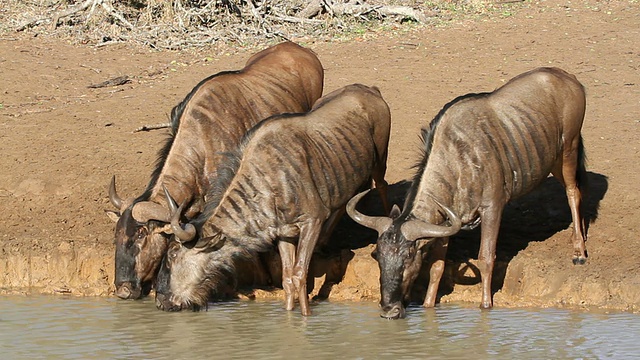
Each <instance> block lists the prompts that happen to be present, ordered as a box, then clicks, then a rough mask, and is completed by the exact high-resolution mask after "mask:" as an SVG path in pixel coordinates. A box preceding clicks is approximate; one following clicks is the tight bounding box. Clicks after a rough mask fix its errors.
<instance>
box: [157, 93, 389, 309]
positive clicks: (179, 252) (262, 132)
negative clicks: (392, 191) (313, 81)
mask: <svg viewBox="0 0 640 360" xmlns="http://www.w3.org/2000/svg"><path fill="white" fill-rule="evenodd" d="M389 131H390V111H389V107H388V105H387V103H386V102H385V101H384V99H383V98H382V96H381V94H380V91H379V90H378V89H377V88H376V87H367V86H364V85H360V84H353V85H349V86H346V87H344V88H341V89H339V90H336V91H334V92H332V93H330V94H329V95H326V96H325V97H323V98H321V99H320V100H318V102H317V103H316V104H315V105H314V107H313V109H312V110H311V111H310V112H308V113H306V114H297V115H293V114H291V115H283V116H276V117H273V118H270V119H267V120H265V121H263V122H261V123H260V124H258V125H256V127H254V128H253V129H252V130H250V131H249V132H248V133H247V135H246V136H245V138H244V140H243V141H242V144H241V146H240V147H239V149H238V150H237V152H236V154H234V155H232V160H230V161H227V162H224V163H223V166H227V168H226V170H224V171H225V172H224V174H223V173H222V171H223V170H221V172H220V176H219V181H220V182H219V183H218V185H217V186H214V187H213V188H212V192H211V194H210V196H208V198H207V204H206V207H205V211H204V212H203V213H202V214H201V215H200V216H199V217H198V218H197V219H195V220H194V221H192V222H191V223H189V224H186V225H185V227H184V229H183V228H182V225H181V224H179V223H178V221H177V219H178V216H177V215H179V213H180V209H178V211H177V212H176V216H175V217H174V218H173V219H172V223H171V226H172V228H173V233H174V235H175V238H176V239H177V240H179V241H172V242H171V244H170V245H169V250H168V252H167V256H166V257H165V261H164V262H163V265H161V267H160V271H159V274H158V286H157V288H156V305H157V306H158V308H160V309H164V310H180V309H184V308H190V307H194V308H199V307H202V306H205V305H206V303H207V299H208V298H209V296H210V293H211V292H212V291H215V289H216V287H217V286H219V285H220V284H227V283H230V282H232V281H229V279H230V278H232V277H233V276H234V269H233V260H234V258H237V257H240V256H247V254H250V253H252V252H257V251H264V250H266V249H270V248H272V247H273V245H274V244H276V243H277V248H278V250H279V252H280V257H281V259H282V286H283V288H284V290H285V294H286V295H285V296H286V299H285V303H286V304H285V307H286V309H287V310H292V309H293V308H294V301H295V297H296V295H297V297H298V300H299V303H300V310H301V313H302V314H303V315H305V316H306V315H310V314H311V310H310V309H309V298H308V294H307V281H306V280H307V273H308V269H309V261H310V258H311V255H312V253H313V250H314V247H315V246H316V244H318V243H319V242H320V243H322V242H323V241H325V240H326V238H327V237H328V236H329V234H330V233H331V231H332V230H333V227H334V226H335V225H336V223H337V221H338V219H339V218H340V216H341V215H342V214H344V206H345V205H346V203H347V201H348V200H349V199H350V198H351V197H352V196H353V195H354V194H355V193H357V191H358V190H359V189H360V188H361V187H362V186H363V185H365V184H367V185H368V186H370V185H371V179H373V181H374V183H375V186H376V188H377V189H378V190H379V191H380V195H381V197H382V199H383V203H384V199H386V187H387V183H386V181H385V180H384V175H385V172H386V161H387V147H388V142H389ZM167 197H169V196H167ZM319 239H320V240H319Z"/></svg>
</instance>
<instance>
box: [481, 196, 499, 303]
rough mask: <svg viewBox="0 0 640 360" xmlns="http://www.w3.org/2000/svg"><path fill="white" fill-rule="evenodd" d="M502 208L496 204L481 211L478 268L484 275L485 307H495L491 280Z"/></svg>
mask: <svg viewBox="0 0 640 360" xmlns="http://www.w3.org/2000/svg"><path fill="white" fill-rule="evenodd" d="M502 208H503V206H502V204H500V205H497V206H496V205H494V206H492V207H489V208H486V209H484V210H481V212H480V216H481V218H482V225H481V229H480V230H481V231H480V251H479V252H478V268H479V269H480V275H481V276H482V302H481V303H480V307H481V308H483V309H490V308H491V307H493V299H492V294H491V282H492V280H493V264H494V262H495V259H496V244H497V242H498V231H499V230H500V219H501V217H502Z"/></svg>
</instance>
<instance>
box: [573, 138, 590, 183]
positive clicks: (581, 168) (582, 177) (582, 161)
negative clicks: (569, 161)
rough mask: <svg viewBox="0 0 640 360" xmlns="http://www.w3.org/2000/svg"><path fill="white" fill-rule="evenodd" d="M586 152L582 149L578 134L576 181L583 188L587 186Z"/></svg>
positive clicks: (582, 144) (582, 145)
mask: <svg viewBox="0 0 640 360" xmlns="http://www.w3.org/2000/svg"><path fill="white" fill-rule="evenodd" d="M586 162H587V154H586V152H585V149H584V141H583V140H582V136H580V143H579V144H578V168H577V169H576V172H577V173H576V182H577V183H578V187H579V188H580V189H585V190H586V188H587V186H588V183H587V167H586Z"/></svg>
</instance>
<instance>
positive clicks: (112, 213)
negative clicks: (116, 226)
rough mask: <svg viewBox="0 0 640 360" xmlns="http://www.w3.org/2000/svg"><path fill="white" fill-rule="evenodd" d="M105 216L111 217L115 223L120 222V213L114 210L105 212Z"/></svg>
mask: <svg viewBox="0 0 640 360" xmlns="http://www.w3.org/2000/svg"><path fill="white" fill-rule="evenodd" d="M104 212H105V214H107V216H108V217H109V219H111V220H113V222H118V220H120V213H119V212H117V211H112V210H105V211H104Z"/></svg>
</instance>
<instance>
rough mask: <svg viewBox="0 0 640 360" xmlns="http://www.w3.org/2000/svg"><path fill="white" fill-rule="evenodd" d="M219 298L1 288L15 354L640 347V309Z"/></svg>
mask: <svg viewBox="0 0 640 360" xmlns="http://www.w3.org/2000/svg"><path fill="white" fill-rule="evenodd" d="M313 312H314V315H313V316H311V317H309V318H304V317H302V316H300V314H299V313H298V312H297V311H293V312H287V311H285V310H284V309H282V302H280V301H277V302H276V301H273V302H269V301H259V302H249V301H239V302H228V303H219V304H212V305H211V306H210V307H209V309H208V311H203V312H198V313H194V312H181V313H165V312H161V311H158V310H156V309H155V306H154V304H153V301H152V300H151V299H147V300H144V301H122V300H116V299H103V298H71V297H70V298H66V297H47V296H34V297H17V296H16V297H13V296H5V297H0V353H2V354H3V358H7V359H20V358H29V359H58V358H60V359H62V358H64V359H95V358H100V359H106V358H108V359H128V358H154V359H176V358H190V359H200V358H208V359H211V358H213V359H217V358H221V359H233V358H238V359H239V358H242V359H245V358H260V359H282V358H287V359H295V358H314V359H335V358H337V357H339V358H341V359H418V358H419V359H442V358H444V357H446V358H453V359H462V358H473V359H514V358H518V359H596V358H597V359H624V358H629V359H631V358H635V357H636V356H637V355H638V354H640V342H638V340H637V339H640V316H638V315H634V314H627V313H615V314H608V315H604V314H593V313H585V312H576V311H568V310H558V309H532V310H512V309H500V308H495V309H493V310H491V311H482V310H480V309H478V308H476V307H464V306H457V305H450V304H445V305H441V306H439V307H437V308H436V309H423V308H422V307H410V308H409V309H407V318H406V319H403V320H398V321H388V320H384V319H381V318H380V317H379V316H378V308H377V306H376V305H375V304H374V303H331V302H324V303H319V304H315V305H313Z"/></svg>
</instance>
